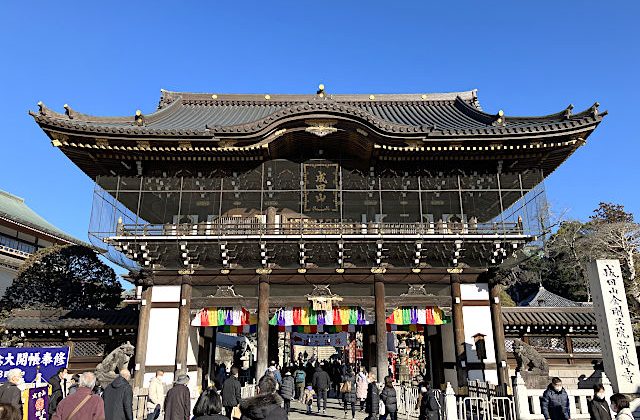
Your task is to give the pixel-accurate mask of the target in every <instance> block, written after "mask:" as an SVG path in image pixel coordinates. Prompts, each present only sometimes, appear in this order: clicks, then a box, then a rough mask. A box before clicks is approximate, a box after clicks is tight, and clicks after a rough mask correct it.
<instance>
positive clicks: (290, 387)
mask: <svg viewBox="0 0 640 420" xmlns="http://www.w3.org/2000/svg"><path fill="white" fill-rule="evenodd" d="M295 389H296V385H295V381H294V379H293V376H291V371H289V370H287V371H286V373H285V374H284V378H283V379H282V385H280V396H281V397H282V399H283V400H284V411H286V412H287V413H289V410H290V409H291V400H292V399H293V396H294V394H295Z"/></svg>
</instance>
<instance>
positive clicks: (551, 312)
mask: <svg viewBox="0 0 640 420" xmlns="http://www.w3.org/2000/svg"><path fill="white" fill-rule="evenodd" d="M502 322H503V324H504V325H505V326H509V327H533V326H542V327H552V326H554V327H555V326H563V327H596V326H597V324H596V316H595V313H594V311H593V308H592V307H589V306H578V307H575V306H574V307H566V308H539V307H537V308H532V307H522V306H516V307H513V308H507V307H504V308H502Z"/></svg>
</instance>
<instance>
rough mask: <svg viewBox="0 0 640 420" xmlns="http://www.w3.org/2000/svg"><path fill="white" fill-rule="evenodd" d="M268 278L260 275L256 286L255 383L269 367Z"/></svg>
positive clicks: (265, 275)
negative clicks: (256, 353) (256, 349)
mask: <svg viewBox="0 0 640 420" xmlns="http://www.w3.org/2000/svg"><path fill="white" fill-rule="evenodd" d="M269 293H270V286H269V276H268V275H267V274H260V280H259V284H258V360H257V361H256V371H255V375H256V378H255V379H256V381H257V380H259V379H260V378H261V377H262V375H264V373H265V372H266V370H267V367H268V366H269V360H268V358H269Z"/></svg>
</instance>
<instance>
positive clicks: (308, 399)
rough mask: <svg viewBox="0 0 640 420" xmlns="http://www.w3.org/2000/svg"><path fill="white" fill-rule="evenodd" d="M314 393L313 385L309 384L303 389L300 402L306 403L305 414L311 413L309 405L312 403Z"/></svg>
mask: <svg viewBox="0 0 640 420" xmlns="http://www.w3.org/2000/svg"><path fill="white" fill-rule="evenodd" d="M315 394H316V393H315V392H314V391H313V387H312V386H311V385H309V386H308V387H306V388H305V390H304V395H303V396H302V403H303V404H306V405H307V414H311V406H312V405H313V396H314V395H315Z"/></svg>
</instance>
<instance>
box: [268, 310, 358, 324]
mask: <svg viewBox="0 0 640 420" xmlns="http://www.w3.org/2000/svg"><path fill="white" fill-rule="evenodd" d="M269 324H270V325H277V326H280V327H284V326H305V325H309V326H311V325H327V326H331V325H368V324H370V322H369V320H368V319H367V316H366V314H365V312H364V310H363V309H362V308H360V307H356V306H347V307H337V306H334V307H333V309H332V310H331V311H316V310H314V309H313V308H312V307H311V306H308V307H294V308H281V309H278V311H277V312H276V313H275V315H273V317H271V319H270V320H269Z"/></svg>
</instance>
